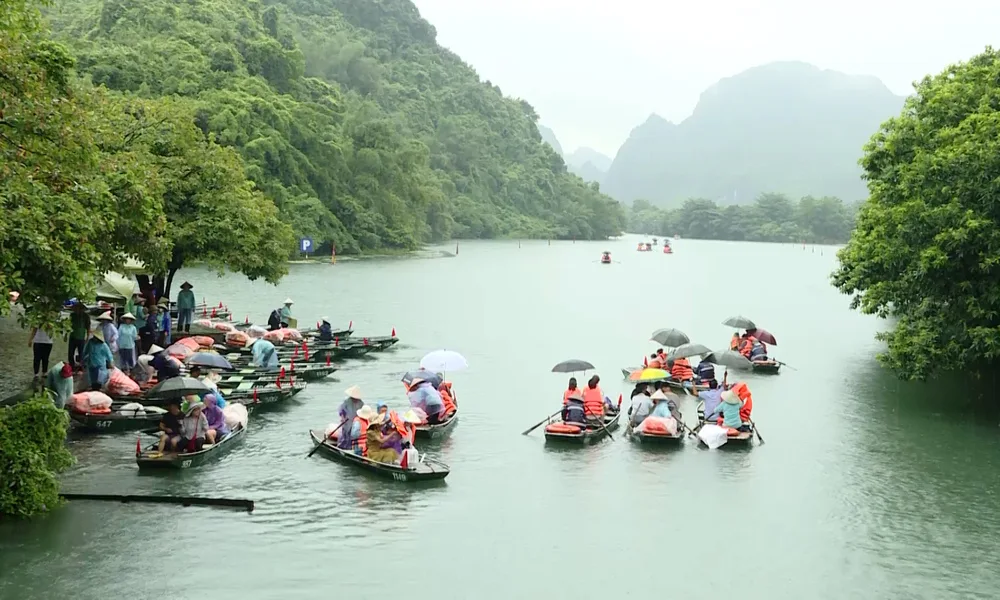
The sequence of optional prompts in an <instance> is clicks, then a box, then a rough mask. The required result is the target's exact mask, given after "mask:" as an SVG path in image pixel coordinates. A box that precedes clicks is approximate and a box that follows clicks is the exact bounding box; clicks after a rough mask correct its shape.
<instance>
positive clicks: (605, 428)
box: [601, 415, 615, 442]
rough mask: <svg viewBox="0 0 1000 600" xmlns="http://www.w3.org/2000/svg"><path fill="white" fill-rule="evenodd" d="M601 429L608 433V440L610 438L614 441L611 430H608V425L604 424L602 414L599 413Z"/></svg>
mask: <svg viewBox="0 0 1000 600" xmlns="http://www.w3.org/2000/svg"><path fill="white" fill-rule="evenodd" d="M601 430H602V431H604V433H606V434H608V439H609V440H611V441H612V442H613V441H615V438H614V437H612V435H611V432H610V431H608V426H607V425H605V424H604V415H601Z"/></svg>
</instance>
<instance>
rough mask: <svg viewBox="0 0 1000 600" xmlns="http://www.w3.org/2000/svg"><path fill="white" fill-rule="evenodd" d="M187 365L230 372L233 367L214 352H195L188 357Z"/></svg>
mask: <svg viewBox="0 0 1000 600" xmlns="http://www.w3.org/2000/svg"><path fill="white" fill-rule="evenodd" d="M187 364H188V366H189V367H193V366H195V365H197V366H199V367H209V368H212V369H226V370H230V371H231V370H232V369H233V365H232V364H231V363H230V362H229V361H228V360H226V359H225V357H224V356H221V355H219V354H216V353H214V352H195V353H194V354H192V355H191V356H189V357H188V359H187Z"/></svg>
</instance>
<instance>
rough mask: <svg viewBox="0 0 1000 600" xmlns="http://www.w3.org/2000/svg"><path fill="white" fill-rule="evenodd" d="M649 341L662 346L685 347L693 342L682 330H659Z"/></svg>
mask: <svg viewBox="0 0 1000 600" xmlns="http://www.w3.org/2000/svg"><path fill="white" fill-rule="evenodd" d="M649 341H651V342H656V343H657V344H659V345H661V346H670V347H674V346H683V345H684V344H686V343H688V342H690V341H691V338H689V337H688V336H687V334H686V333H684V332H683V331H681V330H680V329H674V328H672V327H671V328H670V329H657V330H656V331H654V332H653V335H651V336H650V338H649Z"/></svg>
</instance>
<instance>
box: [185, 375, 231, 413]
mask: <svg viewBox="0 0 1000 600" xmlns="http://www.w3.org/2000/svg"><path fill="white" fill-rule="evenodd" d="M195 369H197V371H195ZM195 373H197V375H195ZM191 377H195V378H196V379H198V380H200V381H201V382H202V383H204V384H205V387H207V388H208V389H210V390H212V391H211V392H203V393H202V395H201V399H202V401H204V400H205V396H207V395H208V394H213V395H214V396H215V404H216V405H217V406H218V407H219V408H226V397H225V396H224V395H223V394H222V391H221V390H219V386H218V383H219V381H221V380H222V375H221V374H220V372H219V371H218V370H217V369H212V370H211V371H209V372H208V374H207V375H205V376H204V377H202V376H201V368H200V367H198V366H195V367H192V368H191Z"/></svg>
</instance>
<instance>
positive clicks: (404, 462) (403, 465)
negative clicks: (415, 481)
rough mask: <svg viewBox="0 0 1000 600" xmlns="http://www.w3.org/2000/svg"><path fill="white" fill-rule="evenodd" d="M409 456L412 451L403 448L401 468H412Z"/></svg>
mask: <svg viewBox="0 0 1000 600" xmlns="http://www.w3.org/2000/svg"><path fill="white" fill-rule="evenodd" d="M409 456H410V453H409V452H407V451H406V450H403V460H401V461H399V467H400V468H401V469H409V468H410V461H409Z"/></svg>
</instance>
